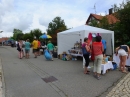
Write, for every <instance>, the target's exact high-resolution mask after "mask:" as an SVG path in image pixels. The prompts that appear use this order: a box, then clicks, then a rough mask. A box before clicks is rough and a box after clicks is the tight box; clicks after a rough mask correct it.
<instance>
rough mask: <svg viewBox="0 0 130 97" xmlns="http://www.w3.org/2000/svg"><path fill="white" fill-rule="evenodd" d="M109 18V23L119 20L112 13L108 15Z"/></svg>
mask: <svg viewBox="0 0 130 97" xmlns="http://www.w3.org/2000/svg"><path fill="white" fill-rule="evenodd" d="M106 17H107V19H108V23H109V24H114V23H116V22H118V21H119V20H118V19H117V18H116V17H115V16H114V15H112V14H110V15H106Z"/></svg>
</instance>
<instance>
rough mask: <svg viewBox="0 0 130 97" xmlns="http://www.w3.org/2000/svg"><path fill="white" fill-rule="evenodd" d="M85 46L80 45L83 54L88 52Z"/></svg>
mask: <svg viewBox="0 0 130 97" xmlns="http://www.w3.org/2000/svg"><path fill="white" fill-rule="evenodd" d="M85 46H86V45H85ZM85 46H83V47H82V53H83V55H85V54H90V53H89V52H88V51H87V50H86V48H85Z"/></svg>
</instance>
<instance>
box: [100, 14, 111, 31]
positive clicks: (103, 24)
mask: <svg viewBox="0 0 130 97" xmlns="http://www.w3.org/2000/svg"><path fill="white" fill-rule="evenodd" d="M99 27H100V28H103V29H110V24H109V23H108V19H107V16H104V17H103V18H102V19H101V21H100V23H99Z"/></svg>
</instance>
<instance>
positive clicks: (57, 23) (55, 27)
mask: <svg viewBox="0 0 130 97" xmlns="http://www.w3.org/2000/svg"><path fill="white" fill-rule="evenodd" d="M64 30H67V26H66V25H65V22H64V20H62V19H61V17H55V18H54V19H53V20H52V22H50V23H49V25H48V29H47V30H46V31H47V34H48V35H51V36H52V39H50V40H51V41H52V43H54V44H55V45H56V44H57V33H59V32H61V31H64Z"/></svg>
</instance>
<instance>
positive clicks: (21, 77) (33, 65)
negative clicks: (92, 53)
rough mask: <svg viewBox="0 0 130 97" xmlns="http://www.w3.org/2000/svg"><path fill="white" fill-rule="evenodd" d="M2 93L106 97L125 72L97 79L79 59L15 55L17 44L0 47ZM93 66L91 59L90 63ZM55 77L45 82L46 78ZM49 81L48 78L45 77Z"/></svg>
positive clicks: (26, 96)
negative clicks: (87, 72) (20, 57)
mask: <svg viewBox="0 0 130 97" xmlns="http://www.w3.org/2000/svg"><path fill="white" fill-rule="evenodd" d="M0 57H1V59H2V66H3V72H4V73H3V74H4V84H3V85H4V86H3V90H4V91H5V97H106V96H107V95H108V93H109V92H110V91H111V90H112V88H113V86H115V85H116V84H117V83H118V82H119V81H120V79H121V78H123V77H124V76H125V74H124V73H121V72H119V71H118V70H114V71H110V72H108V73H107V74H105V75H102V78H101V79H100V80H97V79H95V78H94V77H93V73H92V68H91V69H90V71H91V73H90V75H85V74H83V68H82V60H77V61H62V60H59V59H57V58H56V59H54V61H46V60H45V58H44V56H43V55H42V56H38V58H34V56H33V54H32V53H30V59H25V58H24V59H18V52H17V50H16V48H11V47H6V46H3V47H0ZM90 66H92V63H90ZM49 77H51V78H52V79H53V80H54V81H52V82H48V83H46V82H45V81H47V80H45V78H49ZM48 81H50V80H48Z"/></svg>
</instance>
